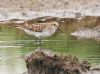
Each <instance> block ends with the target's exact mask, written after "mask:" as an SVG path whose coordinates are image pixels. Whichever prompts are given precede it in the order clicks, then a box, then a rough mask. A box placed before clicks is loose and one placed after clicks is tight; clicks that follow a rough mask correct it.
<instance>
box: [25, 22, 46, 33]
mask: <svg viewBox="0 0 100 74" xmlns="http://www.w3.org/2000/svg"><path fill="white" fill-rule="evenodd" d="M45 27H46V24H44V23H35V24H28V25H26V28H27V29H29V30H31V31H35V32H42V31H43V30H44V29H45Z"/></svg>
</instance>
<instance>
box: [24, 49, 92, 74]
mask: <svg viewBox="0 0 100 74" xmlns="http://www.w3.org/2000/svg"><path fill="white" fill-rule="evenodd" d="M25 61H26V66H27V69H28V74H81V72H86V71H88V70H90V67H91V65H90V63H88V62H87V61H79V59H78V57H76V56H72V55H54V56H49V55H46V54H45V53H44V51H43V52H42V51H36V52H34V53H32V54H31V55H30V56H28V57H27V58H26V60H25Z"/></svg>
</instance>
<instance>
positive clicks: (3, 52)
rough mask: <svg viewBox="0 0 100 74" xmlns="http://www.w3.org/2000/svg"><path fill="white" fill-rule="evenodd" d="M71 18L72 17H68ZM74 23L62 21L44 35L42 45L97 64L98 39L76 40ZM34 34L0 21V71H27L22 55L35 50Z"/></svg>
mask: <svg viewBox="0 0 100 74" xmlns="http://www.w3.org/2000/svg"><path fill="white" fill-rule="evenodd" d="M69 22H71V21H69ZM73 23H75V22H71V23H67V25H66V24H65V23H61V22H60V24H61V29H62V31H63V33H61V32H60V31H59V30H57V32H56V33H55V34H54V35H53V36H51V37H48V38H43V40H42V41H44V44H42V47H43V48H47V49H52V50H53V51H56V52H58V53H66V54H72V55H76V56H78V57H79V58H80V59H86V60H88V61H90V62H91V63H92V64H93V65H98V64H100V41H95V40H93V39H84V40H77V38H76V37H74V36H71V35H70V33H71V32H73V30H74V28H75V27H74V26H72V25H73ZM34 42H35V38H34V37H32V36H29V35H27V34H26V33H24V32H23V31H21V30H18V29H15V28H13V27H9V26H8V25H4V24H3V25H0V74H21V73H23V72H25V71H26V66H25V61H24V56H25V55H27V54H29V53H31V52H32V51H34V50H35V49H36V48H37V47H36V45H35V44H34Z"/></svg>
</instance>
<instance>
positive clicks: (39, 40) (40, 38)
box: [39, 38, 41, 48]
mask: <svg viewBox="0 0 100 74" xmlns="http://www.w3.org/2000/svg"><path fill="white" fill-rule="evenodd" d="M39 47H40V48H41V38H39Z"/></svg>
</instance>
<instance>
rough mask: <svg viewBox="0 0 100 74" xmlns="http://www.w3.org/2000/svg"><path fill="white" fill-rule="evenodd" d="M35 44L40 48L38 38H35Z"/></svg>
mask: <svg viewBox="0 0 100 74" xmlns="http://www.w3.org/2000/svg"><path fill="white" fill-rule="evenodd" d="M35 44H36V47H38V38H37V37H35Z"/></svg>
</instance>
